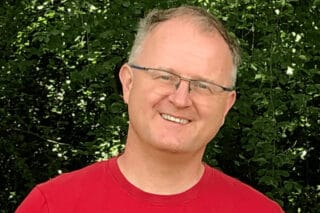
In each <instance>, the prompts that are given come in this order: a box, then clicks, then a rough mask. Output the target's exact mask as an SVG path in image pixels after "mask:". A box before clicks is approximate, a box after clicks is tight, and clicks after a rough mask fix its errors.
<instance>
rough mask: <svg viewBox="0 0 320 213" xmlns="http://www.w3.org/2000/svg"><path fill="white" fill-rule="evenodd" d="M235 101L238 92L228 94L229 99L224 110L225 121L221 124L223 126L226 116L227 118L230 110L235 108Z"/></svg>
mask: <svg viewBox="0 0 320 213" xmlns="http://www.w3.org/2000/svg"><path fill="white" fill-rule="evenodd" d="M235 101H236V92H235V91H232V92H230V93H229V94H228V97H227V100H226V107H225V109H224V114H223V120H222V122H221V126H222V125H223V124H224V121H225V119H226V116H227V114H228V112H229V110H230V109H231V107H232V106H233V104H234V103H235Z"/></svg>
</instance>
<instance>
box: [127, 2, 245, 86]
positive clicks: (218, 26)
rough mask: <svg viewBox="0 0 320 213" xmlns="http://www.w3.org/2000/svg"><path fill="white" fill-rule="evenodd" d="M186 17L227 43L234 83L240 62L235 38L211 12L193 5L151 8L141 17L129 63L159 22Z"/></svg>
mask: <svg viewBox="0 0 320 213" xmlns="http://www.w3.org/2000/svg"><path fill="white" fill-rule="evenodd" d="M178 17H188V18H190V20H191V21H192V23H194V24H195V25H196V27H198V28H199V30H201V31H203V32H208V33H212V32H218V33H219V34H220V35H221V36H222V37H223V39H224V40H225V42H226V43H227V45H228V46H229V49H230V51H231V54H232V59H233V65H234V69H233V70H232V82H233V86H234V85H235V83H236V78H237V68H238V66H239V64H240V48H239V45H238V43H237V42H236V40H235V39H234V38H233V37H231V36H230V35H229V33H228V31H227V30H226V29H225V27H224V26H223V24H222V23H221V22H220V21H219V20H218V19H217V18H216V17H215V16H213V15H212V14H210V13H208V12H207V11H206V10H204V9H202V8H200V7H195V6H180V7H176V8H170V9H166V10H159V9H153V10H152V11H151V12H149V13H148V14H147V15H146V17H145V18H143V19H141V20H140V22H139V26H138V31H137V34H136V37H135V40H134V42H133V46H132V49H131V53H130V55H129V63H132V62H133V61H134V60H135V57H136V56H137V55H138V54H139V53H140V51H141V50H142V46H143V42H144V40H145V38H146V36H147V35H148V34H149V33H150V32H151V31H152V30H153V29H154V28H155V27H156V26H158V25H159V24H160V23H163V22H165V21H168V20H171V19H174V18H178Z"/></svg>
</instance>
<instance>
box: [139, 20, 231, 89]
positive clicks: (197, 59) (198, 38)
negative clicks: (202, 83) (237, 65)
mask: <svg viewBox="0 0 320 213" xmlns="http://www.w3.org/2000/svg"><path fill="white" fill-rule="evenodd" d="M200 29H201V28H199V27H198V26H196V24H195V23H194V22H192V21H191V20H189V19H188V18H187V17H185V18H174V19H171V20H168V21H165V22H163V23H160V24H158V25H157V26H156V27H154V28H153V29H152V31H151V32H150V33H149V34H148V35H147V36H146V38H145V40H144V42H143V43H142V50H141V52H140V55H138V57H137V60H138V61H139V63H143V64H144V65H145V66H157V67H164V68H170V69H172V70H176V71H178V72H179V73H180V74H183V75H185V76H189V77H193V76H208V77H211V80H216V79H215V78H218V77H219V76H223V75H224V76H225V74H227V75H228V73H230V72H231V70H232V68H233V64H232V55H231V52H230V50H229V47H228V45H227V44H226V42H225V41H224V39H223V38H222V36H220V35H219V34H218V32H205V31H203V30H200ZM140 61H141V62H140ZM213 70H214V72H213ZM213 77H214V79H213ZM222 83H223V82H222Z"/></svg>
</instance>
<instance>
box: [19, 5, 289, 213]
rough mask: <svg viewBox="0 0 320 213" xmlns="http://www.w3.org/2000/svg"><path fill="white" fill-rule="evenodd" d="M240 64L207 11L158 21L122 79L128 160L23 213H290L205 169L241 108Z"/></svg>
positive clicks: (160, 15) (76, 180) (48, 188)
mask: <svg viewBox="0 0 320 213" xmlns="http://www.w3.org/2000/svg"><path fill="white" fill-rule="evenodd" d="M238 63H239V52H238V47H237V46H236V44H235V42H234V41H233V40H232V39H231V38H230V37H229V36H228V34H227V32H226V31H225V29H224V28H223V26H222V25H221V23H220V22H219V21H218V20H216V19H215V18H214V17H213V16H211V15H210V14H208V13H207V12H206V11H204V10H202V9H199V8H195V7H179V8H173V9H169V10H154V11H152V12H150V13H149V14H148V15H147V17H146V18H145V19H143V20H142V21H141V22H140V26H139V30H138V34H137V35H136V40H135V42H134V45H133V48H132V51H131V55H130V57H129V61H128V63H126V64H124V65H123V66H122V67H121V69H120V72H119V77H120V80H121V83H122V89H123V99H124V101H125V103H127V104H128V112H129V120H130V123H129V130H128V135H127V142H126V148H125V151H124V153H123V154H121V155H120V156H119V157H116V158H113V159H110V160H107V161H103V162H99V163H95V164H93V165H91V166H88V167H86V168H84V169H81V170H78V171H75V172H71V173H68V174H63V175H60V176H58V177H57V178H54V179H52V180H50V181H48V182H46V183H43V184H40V185H38V186H36V187H35V188H34V189H33V191H32V192H31V193H30V195H29V196H28V197H27V198H26V199H25V201H24V202H23V203H22V204H21V206H20V207H19V208H18V210H17V212H153V213H157V212H175V213H176V212H193V213H194V212H223V213H226V212H227V213H228V212H246V213H248V212H255V213H256V212H259V213H261V212H266V213H272V212H274V213H277V212H283V211H282V209H281V208H280V207H279V205H278V204H276V203H275V202H273V201H271V200H270V199H269V198H267V197H266V196H264V195H263V194H261V193H259V192H258V191H256V190H254V189H253V188H251V187H249V186H247V185H245V184H244V183H241V182H240V181H238V180H236V179H234V178H231V177H229V176H227V175H225V174H223V173H222V172H220V171H218V170H216V169H214V168H211V167H209V166H208V165H206V164H205V163H203V162H202V157H203V153H204V151H205V148H206V145H207V144H208V143H209V142H210V141H211V139H212V138H213V137H214V136H215V135H216V134H217V132H218V131H219V129H220V127H221V126H222V125H223V123H224V120H225V117H226V115H227V113H228V111H229V110H230V108H231V107H232V105H233V104H234V102H235V99H236V93H235V91H234V85H235V81H236V70H237V66H238Z"/></svg>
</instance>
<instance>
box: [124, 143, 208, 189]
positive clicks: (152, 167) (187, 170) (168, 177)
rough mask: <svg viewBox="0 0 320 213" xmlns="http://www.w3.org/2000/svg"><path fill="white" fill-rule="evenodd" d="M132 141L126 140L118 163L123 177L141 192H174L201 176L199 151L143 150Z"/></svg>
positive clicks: (194, 182) (201, 165)
mask: <svg viewBox="0 0 320 213" xmlns="http://www.w3.org/2000/svg"><path fill="white" fill-rule="evenodd" d="M135 144H137V143H135V142H131V141H129V140H128V141H127V144H126V149H125V152H124V153H123V154H122V155H121V156H120V157H119V159H118V165H119V167H120V170H121V172H122V173H123V175H124V176H125V177H126V178H127V180H128V181H129V182H131V183H132V184H133V185H135V186H136V187H138V188H140V189H141V190H143V191H145V192H148V193H153V194H161V195H169V194H178V193H181V192H183V191H186V190H188V189H189V188H191V187H192V186H194V185H195V184H196V183H197V182H198V181H199V180H200V179H201V177H202V175H203V172H204V166H203V164H202V161H201V159H202V154H203V152H202V151H201V152H199V153H198V154H195V153H188V154H186V153H169V152H167V151H163V150H155V149H152V148H150V149H148V150H146V149H145V147H144V148H141V147H137V146H136V145H135Z"/></svg>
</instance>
